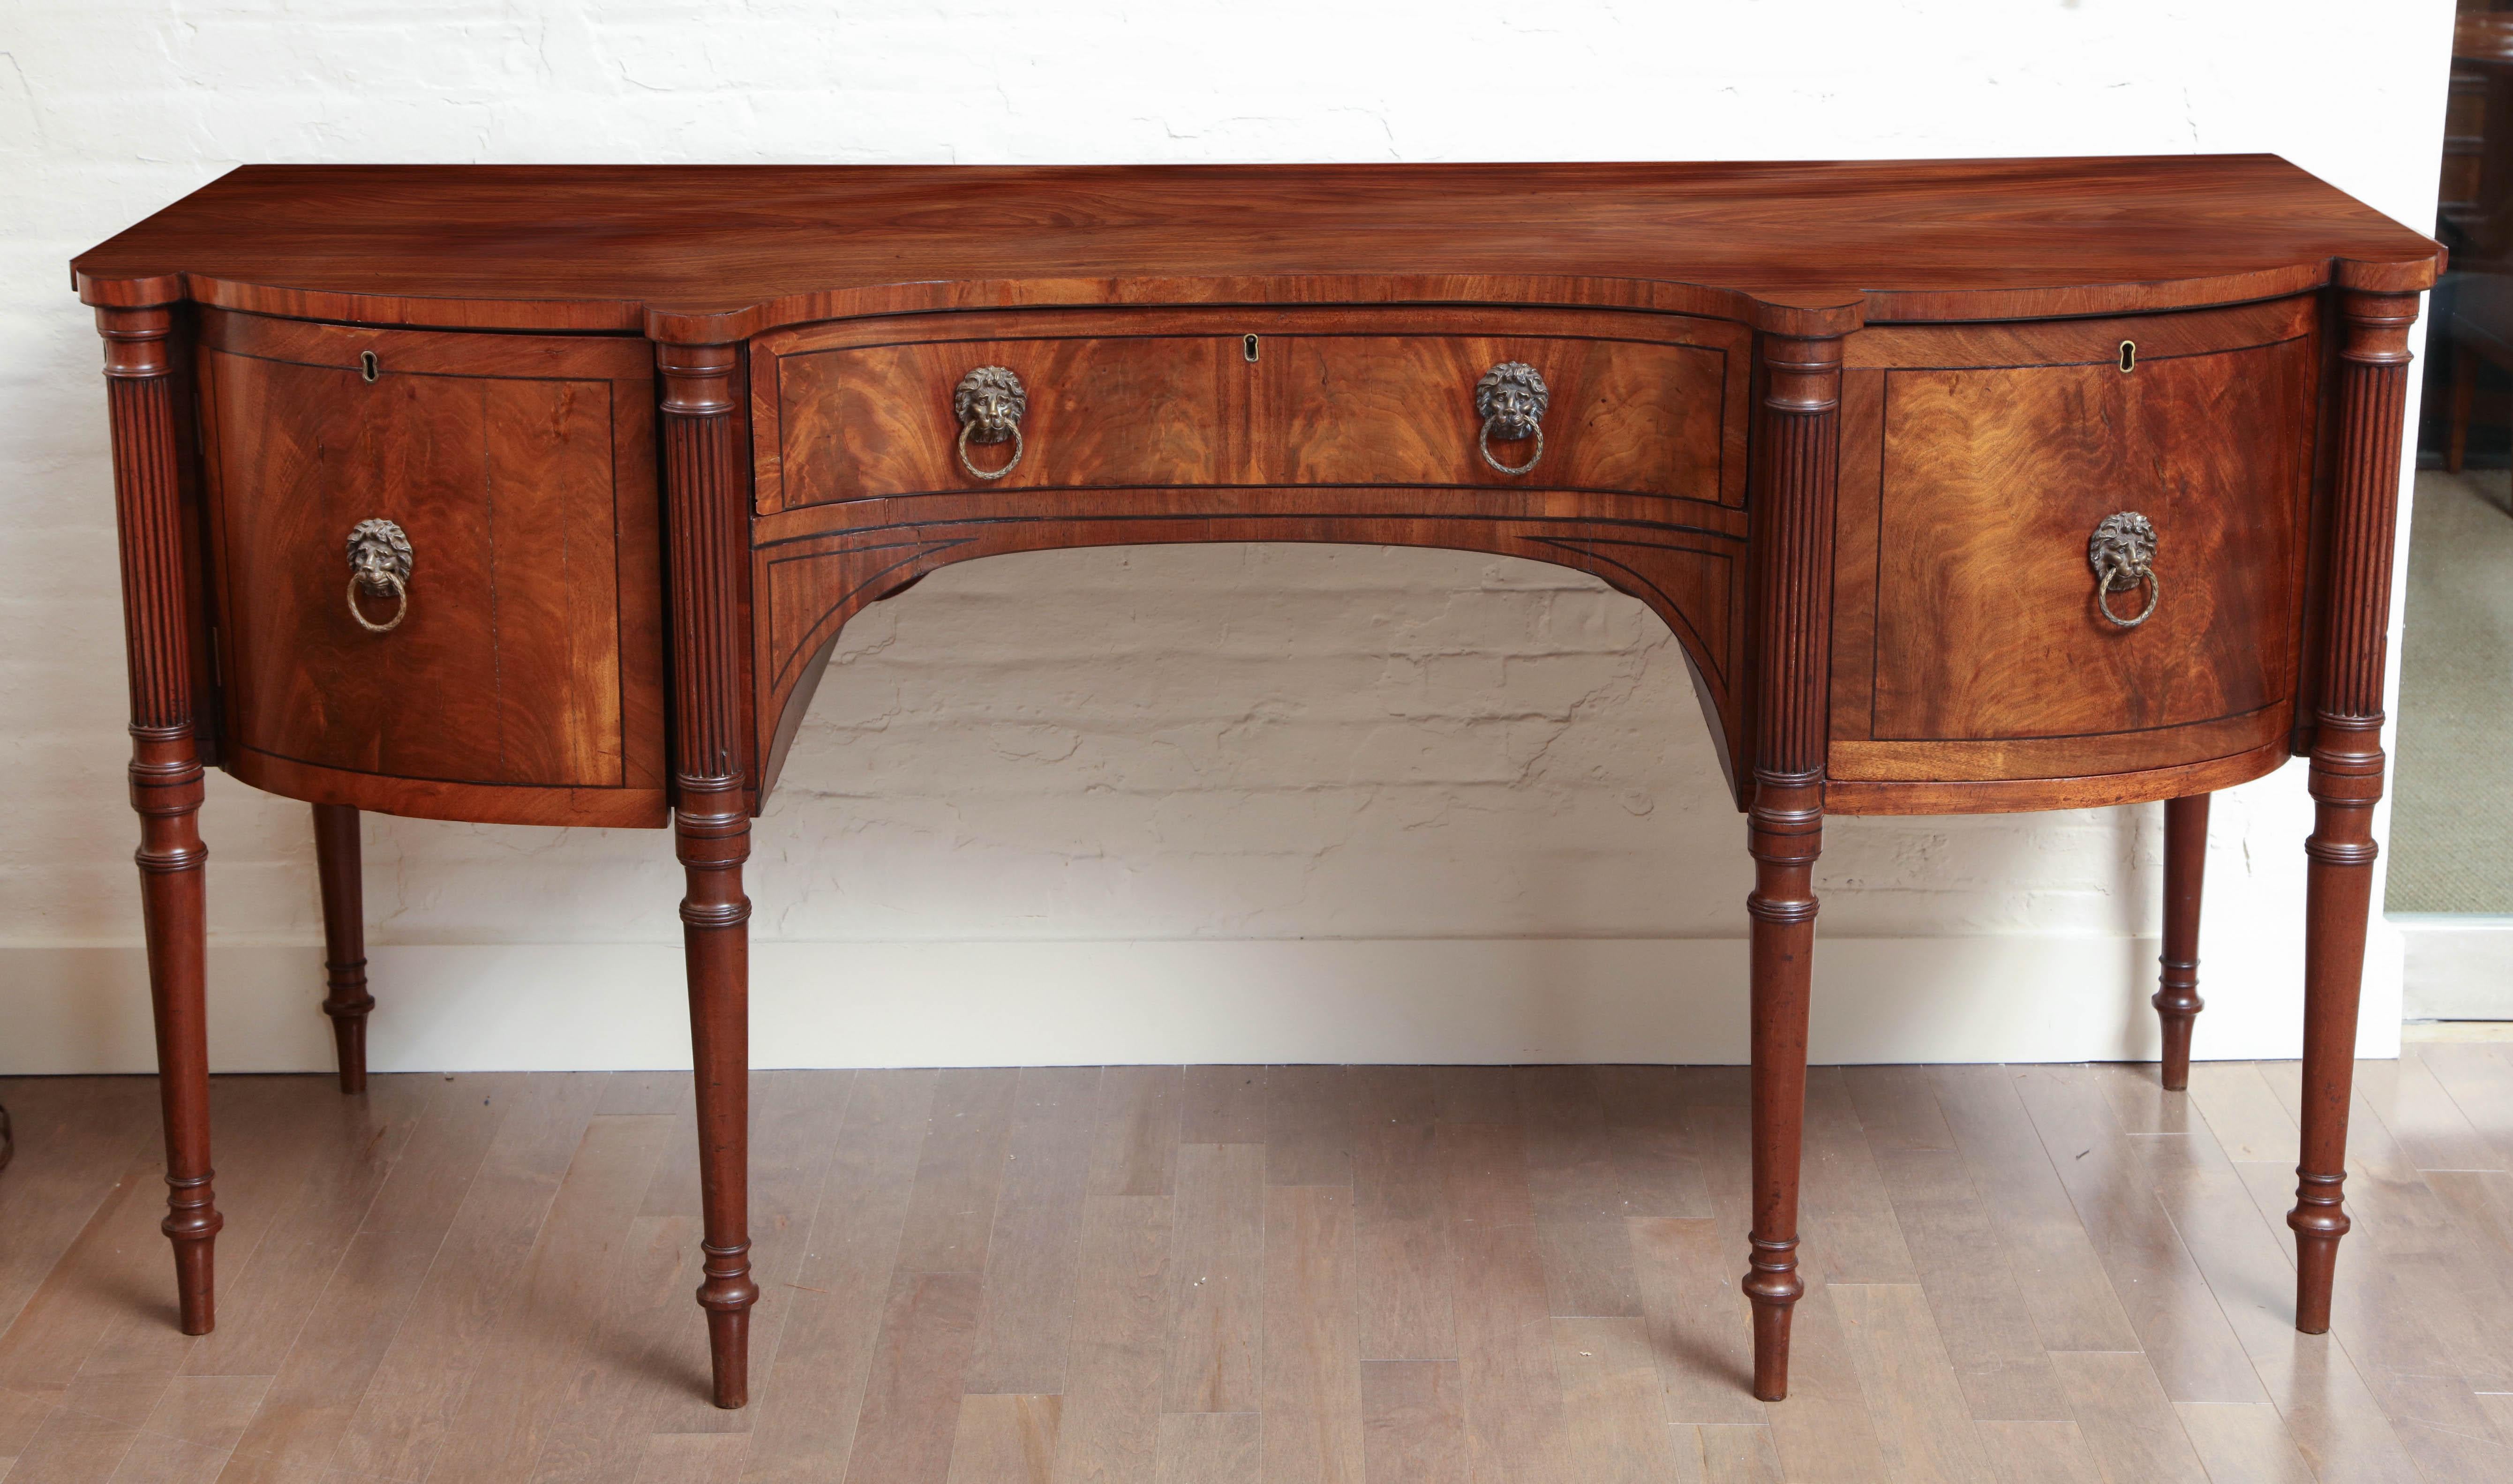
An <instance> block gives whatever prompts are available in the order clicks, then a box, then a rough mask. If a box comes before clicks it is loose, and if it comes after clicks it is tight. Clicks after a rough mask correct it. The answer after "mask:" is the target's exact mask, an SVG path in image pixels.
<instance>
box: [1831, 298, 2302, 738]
mask: <svg viewBox="0 0 2513 1484" xmlns="http://www.w3.org/2000/svg"><path fill="white" fill-rule="evenodd" d="M2316 324H2317V321H2316V319H2315V317H2314V314H2313V310H2312V306H2311V303H2310V301H2309V300H2302V301H2291V302H2288V303H2284V304H2275V305H2264V306H2247V307H2246V308H2244V309H2241V310H2232V311H2213V312H2208V313H2202V314H2186V315H2174V316H2155V317H2152V318H2150V319H2148V320H2146V321H2144V322H2142V323H2141V322H2139V321H2134V320H2118V321H2111V322H2107V323H2101V324H2087V323H2066V322H2062V323H2057V324H2053V325H2049V326H2009V327H1994V328H1960V327H1934V328H1932V332H1929V333H1923V332H1921V331H1919V330H1918V329H1916V328H1914V329H1908V330H1903V331H1900V332H1898V333H1896V334H1895V335H1890V336H1885V337H1880V338H1882V339H1883V340H1884V342H1885V343H1884V346H1883V347H1880V348H1882V349H1888V350H1891V351H1892V352H1894V353H1895V357H1894V358H1895V359H1896V360H1900V361H1902V362H1903V363H1904V364H1902V365H1898V366H1888V367H1884V368H1874V369H1860V370H1859V371H1855V372H1854V379H1863V384H1862V385H1859V386H1856V387H1854V388H1853V389H1852V393H1851V395H1849V396H1847V397H1846V398H1845V406H1846V411H1847V414H1848V417H1849V419H1850V420H1851V421H1852V422H1853V423H1854V424H1859V423H1863V424H1864V428H1863V430H1862V429H1860V428H1858V427H1856V426H1854V433H1858V432H1861V431H1863V432H1864V434H1865V436H1866V437H1869V438H1872V439H1873V440H1874V442H1873V443H1872V444H1871V445H1869V446H1868V447H1867V449H1865V450H1864V456H1863V457H1862V456H1860V450H1858V449H1855V448H1853V449H1845V460H1844V471H1845V477H1844V483H1843V495H1842V499H1843V506H1842V508H1843V535H1844V546H1845V553H1844V561H1843V568H1844V575H1843V581H1844V584H1845V587H1846V588H1849V589H1852V590H1854V591H1853V592H1852V593H1851V595H1850V596H1849V597H1848V599H1847V600H1846V601H1845V603H1844V605H1843V609H1842V611H1843V616H1844V618H1845V619H1846V622H1844V623H1843V624H1841V625H1840V633H1839V634H1838V635H1837V641H1839V640H1844V639H1846V640H1849V641H1851V642H1850V643H1840V642H1837V643H1836V649H1835V663H1836V667H1837V669H1840V670H1841V671H1843V672H1844V673H1843V674H1841V675H1840V676H1838V677H1837V683H1836V685H1835V689H1834V703H1835V713H1834V727H1833V736H1834V747H1835V752H1836V754H1837V759H1836V764H1835V767H1834V772H1835V774H1836V776H1840V777H1844V778H1852V779H1924V778H1926V779H1948V780H1963V779H2006V778H2046V777H2060V776H2085V775H2092V774H2105V773H2121V772H2129V771H2133V770H2137V769H2145V768H2155V767H2165V766H2177V765H2188V764H2193V763H2199V762H2207V761H2210V760H2214V759H2219V758H2225V757H2229V756H2232V755H2236V754H2241V753H2245V752H2248V751H2253V750H2256V749H2260V748H2263V747H2266V746H2268V745H2270V744H2272V743H2275V742H2278V741H2280V740H2282V739H2283V738H2284V737H2285V736H2286V735H2287V734H2288V731H2289V728H2290V726H2291V724H2292V722H2293V712H2294V694H2295V683H2296V655H2297V645H2298V642H2299V636H2300V632H2301V608H2302V566H2303V556H2304V550H2305V544H2306V531H2307V523H2308V520H2309V515H2310V508H2311V482H2312V469H2311V449H2312V432H2311V430H2312V426H2313V418H2314V409H2315V402H2316V395H2317V391H2316V389H2317V386H2318V381H2319V378H2318V358H2319V350H2318V346H2319V337H2318V334H2317V332H2316ZM2123 341H2128V342H2130V343H2131V344H2132V345H2133V346H2134V349H2133V350H2132V351H2130V352H2129V353H2127V355H2126V356H2124V353H2123V352H2122V350H2121V344H2122V342H2123ZM1873 353H1874V352H1872V351H1871V354H1873ZM1931 359H1939V360H1940V364H1936V365H1928V364H1916V365H1915V364H1909V363H1911V362H1923V363H1925V362H1926V361H1928V360H1931ZM1966 362H1970V363H1972V364H1965V363H1966ZM2002 362H2003V363H2005V364H2000V363H2002ZM1949 363H1950V364H1949ZM1983 363H1987V364H1983ZM2018 363H2022V364H2018ZM2036 363H2038V364H2036ZM2125 365H2126V367H2127V369H2124V366H2125ZM2131 514H2134V515H2136V516H2142V517H2144V518H2145V520H2146V521H2147V522H2148V523H2149V524H2150V525H2151V527H2152V528H2153V531H2154V535H2155V543H2154V544H2155V550H2154V562H2153V572H2154V576H2153V579H2152V580H2153V585H2152V586H2151V587H2150V586H2147V585H2144V584H2141V585H2139V586H2138V587H2136V588H2134V590H2129V591H2121V592H2115V593H2113V594H2112V595H2111V608H2112V610H2113V613H2114V614H2117V615H2118V616H2117V618H2115V617H2113V616H2108V615H2106V613H2105V612H2104V611H2103V608H2102V606H2101V605H2100V604H2099V603H2098V602H2097V593H2096V587H2097V581H2096V577H2095V574H2094V567H2093V566H2092V565H2091V564H2090V562H2089V557H2088V549H2089V543H2090V541H2091V540H2092V538H2093V536H2094V532H2095V530H2096V527H2099V526H2100V525H2101V524H2102V523H2103V522H2104V520H2105V519H2106V518H2107V517H2112V516H2115V515H2131ZM2150 601H2151V602H2152V607H2153V611H2152V613H2151V614H2150V615H2149V616H2148V617H2146V618H2145V619H2144V621H2142V622H2123V621H2121V620H2134V619H2135V618H2136V615H2137V614H2138V613H2139V611H2140V610H2141V609H2143V608H2145V607H2147V606H2148V605H2149V603H2150ZM1862 646H1863V647H1864V650H1865V652H1863V653H1860V652H1857V649H1858V648H1859V647H1862Z"/></svg>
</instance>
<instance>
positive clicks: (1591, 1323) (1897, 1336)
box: [0, 1028, 2513, 1484]
mask: <svg viewBox="0 0 2513 1484" xmlns="http://www.w3.org/2000/svg"><path fill="white" fill-rule="evenodd" d="M2203 1034H2204V1028H2203ZM2294 1083H2295V1077H2294V1067H2293V1066H2292V1065H2289V1064H2265V1065H2253V1064H2223V1063H2220V1064H2214V1065H2206V1064H2203V1065H2202V1066H2200V1067H2198V1068H2197V1069H2195V1070H2194V1073H2193V1076H2192V1085H2191V1091H2190V1092H2189V1093H2188V1094H2187V1095H2186V1096H2185V1095H2181V1094H2168V1093H2164V1092H2162V1091H2160V1090H2158V1088H2157V1087H2156V1085H2155V1081H2154V1077H2153V1074H2152V1072H2151V1070H2150V1069H2146V1068H2140V1067H2108V1066H2097V1067H1952V1068H1917V1067H1877V1068H1853V1069H1847V1070H1832V1069H1827V1070H1822V1071H1819V1072H1818V1073H1817V1074H1815V1080H1814V1086H1813V1091H1812V1093H1811V1096H1810V1110H1809V1132H1808V1147H1807V1191H1808V1196H1807V1205H1808V1213H1807V1242H1806V1247H1805V1253H1804V1256H1805V1259H1806V1262H1807V1265H1808V1277H1809V1282H1808V1290H1807V1297H1806V1300H1805V1302H1804V1303H1802V1304H1801V1305H1800V1306H1799V1308H1798V1319H1797V1355H1796V1388H1795V1391H1794V1394H1793V1395H1792V1396H1791V1398H1790V1399H1789V1400H1788V1401H1786V1402H1784V1403H1780V1404H1776V1405H1773V1406H1765V1405H1764V1404H1762V1403H1760V1402H1757V1401H1755V1400H1754V1399H1753V1398H1752V1397H1751V1396H1749V1395H1748V1394H1746V1390H1745V1383H1744V1377H1745V1367H1746V1314H1745V1309H1744V1306H1743V1302H1742V1301H1741V1300H1740V1299H1739V1298H1738V1297H1737V1293H1736V1280H1737V1277H1738V1275H1739V1274H1740V1273H1741V1272H1742V1271H1743V1269H1744V1248H1745V1241H1744V1230H1745V1224H1746V1216H1745V1192H1746V1152H1745V1151H1746V1145H1745V1111H1744V1106H1743V1103H1744V1098H1743V1094H1744V1078H1743V1074H1742V1073H1741V1072H1740V1071H1739V1070H1736V1069H1682V1068H1678V1069H1663V1068H1524V1069H1406V1068H1360V1069H1352V1070H1343V1069H1334V1068H1313V1067H1289V1068H1273V1069H1251V1068H1190V1069H1187V1070H1184V1071H1180V1070H1178V1069H1175V1068H1111V1069H1109V1070H1107V1071H1105V1072H1100V1071H1095V1070H1091V1069H1081V1070H1071V1069H1053V1070H1025V1071H1017V1072H1016V1071H977V1072H967V1071H961V1072H941V1073H934V1072H868V1073H861V1074H848V1073H768V1074H761V1075H760V1076H759V1077H758V1079H757V1083H756V1093H755V1108H754V1116H755V1135H754V1142H753V1149H754V1163H753V1179H752V1192H753V1207H752V1209H753V1213H754V1228H753V1230H754V1231H755V1233H756V1236H757V1241H758V1247H757V1260H758V1264H759V1269H758V1276H759V1281H760V1288H761V1291H762V1295H763V1298H762V1300H761V1303H760V1306H759V1308H758V1310H757V1317H756V1320H755V1322H754V1329H753V1340H752V1354H753V1357H754V1359H753V1372H752V1374H753V1378H754V1380H753V1384H752V1396H753V1398H754V1400H753V1403H752V1405H751V1407H750V1409H749V1410H748V1411H746V1412H741V1413H721V1412H717V1411H715V1410H714V1409H713V1408H711V1407H709V1406H708V1405H707V1404H706V1402H705V1400H704V1394H703V1393H704V1367H705V1342H704V1330H703V1326H702V1323H701V1321H700V1316H699V1312H698V1308H697V1306H696V1305H695V1304H693V1303H692V1302H691V1298H690V1294H691V1291H692V1290H693V1289H694V1288H695V1287H696V1286H697V1283H698V1273H697V1265H696V1263H695V1261H694V1259H695V1258H696V1257H697V1253H698V1224H697V1201H696V1191H697V1179H696V1173H695V1163H696V1150H695V1140H694V1136H693V1133H692V1127H691V1118H690V1108H689V1101H690V1093H689V1087H688V1079H687V1078H686V1077H685V1076H672V1075H652V1074H595V1075H564V1074H531V1075H524V1074H512V1075H464V1076H459V1077H445V1076H436V1075H424V1076H390V1077H379V1078H378V1079H377V1080H376V1084H375V1090H374V1091H373V1093H372V1094H371V1095H370V1096H369V1097H368V1098H366V1099H364V1100H345V1099H342V1098H341V1097H339V1094H338V1093H336V1092H334V1091H333V1090H332V1088H331V1086H330V1085H329V1083H328V1082H327V1081H325V1080H323V1079H319V1078H313V1077H223V1078H220V1079H219V1082H218V1087H217V1105H216V1106H217V1118H218V1136H219V1197H220V1199H219V1204H220V1205H221V1206H222V1207H223V1208H224V1209H225V1211H226V1216H227V1225H226V1230H225V1233H224V1234H223V1235H222V1236H221V1237H220V1238H219V1277H220V1293H219V1329H218V1332H217V1333H216V1334H215V1335H212V1336H209V1337H206V1338H203V1339H199V1340H190V1339H186V1338H184V1337H183V1336H181V1335H180V1334H178V1333H177V1332H176V1330H175V1325H174V1313H173V1306H172V1302H171V1295H172V1277H171V1265H170V1263H169V1260H168V1257H167V1251H166V1244H165V1242H164V1241H163V1240H162V1239H161V1238H160V1237H159V1235H158V1233H157V1222H158V1218H159V1215H160V1213H161V1209H162V1198H163V1194H164V1192H163V1190H162V1188H161V1187H160V1185H159V1183H158V1166H157V1159H156V1154H155V1144H156V1133H155V1128H154V1091H153V1084H152V1083H151V1082H149V1081H148V1080H146V1079H143V1078H130V1077H117V1078H51V1079H20V1080H14V1081H6V1082H0V1103H5V1104H6V1105H7V1107H8V1108H9V1110H10V1112H11V1113H13V1114H15V1116H16V1120H17V1127H18V1136H19V1153H18V1160H17V1163H16V1165H15V1166H14V1167H13V1168H11V1169H9V1170H8V1171H6V1172H5V1173H0V1324H5V1326H6V1328H5V1332H0V1479H5V1481H6V1484H64V1481H72V1480H91V1479H93V1480H120V1481H139V1480H185V1481H194V1480H199V1481H207V1480H213V1479H215V1480H224V1481H270V1484H283V1481H284V1484H314V1481H339V1480H367V1479H394V1480H413V1481H419V1480H425V1481H459V1484H477V1481H487V1480H581V1481H588V1484H591V1481H606V1484H609V1481H638V1484H666V1481H671V1484H698V1481H709V1484H735V1481H738V1480H776V1481H785V1480H793V1481H803V1480H812V1481H835V1480H841V1479H844V1480H849V1481H853V1484H1032V1481H1050V1480H1053V1481H1057V1484H1079V1481H1085V1480H1089V1481H1108V1484H1115V1481H1127V1480H1142V1481H1147V1484H1222V1481H1241V1480H1246V1481H1259V1480H1262V1481H1266V1484H1292V1481H1310V1480H1318V1481H1339V1484H1343V1481H1364V1480H1367V1481H1369V1484H1642V1481H1648V1484H1667V1481H1685V1480H1694V1479H1719V1480H1727V1479H1737V1480H1777V1479H1796V1480H1815V1479H1826V1480H1835V1479H1837V1480H1855V1481H1862V1484H1863V1481H1869V1480H1924V1479H1926V1480H1934V1479H1959V1480H1981V1481H1987V1480H2002V1481H2007V1480H2024V1481H2035V1480H2049V1481H2061V1480H2065V1481H2079V1484H2082V1481H2093V1480H2098V1479H2102V1480H2110V1481H2113V1484H2131V1481H2136V1484H2148V1481H2174V1480H2203V1479H2204V1480H2214V1481H2216V1484H2229V1481H2233V1480H2247V1481H2248V1480H2279V1481H2284V1480H2304V1479H2313V1478H2319V1479H2322V1480H2326V1481H2345V1484H2368V1481H2383V1480H2404V1481H2405V1480H2413V1479H2419V1478H2423V1479H2428V1480H2435V1481H2445V1480H2451V1481H2454V1484H2460V1481H2471V1480H2506V1479H2513V1175H2508V1173H2507V1172H2508V1170H2513V1045H2502V1044H2487V1043H2476V1044H2425V1045H2416V1046H2412V1047H2411V1055H2410V1056H2408V1057H2407V1058H2405V1059H2403V1060H2402V1061H2400V1062H2398V1063H2389V1062H2369V1063H2366V1064H2364V1065H2363V1066H2362V1067H2361V1068H2360V1070H2359V1072H2358V1088H2359V1097H2358V1100H2357V1104H2356V1113H2355V1128H2354V1139H2353V1156H2352V1157H2351V1159H2350V1161H2349V1169H2350V1180H2349V1184H2348V1196H2349V1201H2350V1205H2351V1206H2352V1208H2353V1210H2354V1212H2355V1218H2356V1230H2355V1234H2354V1235H2352V1236H2351V1237H2349V1238H2348V1240H2347V1242H2346V1243H2345V1245H2344V1246H2343V1247H2342V1249H2341V1253H2340V1259H2339V1285H2338V1299H2337V1320H2336V1324H2335V1327H2334V1330H2333V1331H2332V1333H2331V1334H2330V1335H2329V1336H2327V1337H2324V1338H2307V1337H2304V1336H2300V1335H2297V1334H2295V1333H2294V1331H2293V1329H2292V1328H2291V1327H2290V1318H2291V1307H2290V1306H2291V1305H2292V1303H2293V1298H2292V1281H2293V1279H2292V1266H2291V1261H2292V1260H2291V1256H2290V1245H2289V1242H2288V1239H2287V1233H2286V1230H2285V1228H2284V1226H2283V1224H2282V1221H2281V1218H2282V1215H2283V1213H2284V1211H2285V1209H2286V1207H2287V1205H2288V1204H2289V1200H2290V1196H2291V1191H2292V1187H2293V1179H2292V1173H2291V1171H2292V1166H2293V1164H2294V1142H2295V1125H2294V1107H2295V1086H2294Z"/></svg>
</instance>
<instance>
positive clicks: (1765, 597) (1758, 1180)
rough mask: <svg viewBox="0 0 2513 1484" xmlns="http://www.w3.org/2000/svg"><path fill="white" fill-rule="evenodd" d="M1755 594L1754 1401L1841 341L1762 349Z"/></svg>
mask: <svg viewBox="0 0 2513 1484" xmlns="http://www.w3.org/2000/svg"><path fill="white" fill-rule="evenodd" d="M1762 367H1763V378H1764V393H1763V408H1762V411H1763V432H1762V449H1763V454H1764V460H1765V462H1764V464H1763V485H1762V487H1761V489H1760V491H1759V498H1760V500H1761V509H1760V510H1759V511H1758V512H1757V513H1756V564H1755V569H1754V584H1755V589H1756V605H1755V628H1756V633H1755V644H1754V672H1755V689H1754V701H1755V705H1754V712H1755V717H1756V730H1755V737H1754V791H1753V797H1752V800H1751V802H1750V804H1749V807H1748V812H1747V815H1746V848H1747V850H1748V851H1749V852H1750V853H1751V854H1752V855H1753V857H1754V890H1753V892H1752V894H1751V895H1749V896H1747V897H1746V899H1745V912H1746V915H1747V916H1748V917H1750V918H1752V919H1753V928H1752V934H1753V943H1752V953H1751V957H1752V971H1751V977H1752V981H1753V983H1752V991H1751V993H1752V998H1753V1012H1752V1013H1753V1030H1752V1039H1753V1123H1754V1204H1753V1210H1754V1223H1753V1236H1752V1241H1753V1250H1752V1256H1751V1264H1752V1266H1751V1268H1750V1269H1748V1270H1747V1272H1746V1274H1745V1296H1746V1297H1747V1298H1749V1299H1751V1300H1753V1302H1754V1394H1755V1396H1757V1397H1758V1398H1760V1399H1762V1400H1764V1401H1778V1400H1780V1399H1781V1398H1783V1397H1785V1396H1787V1395H1788V1393H1789V1380H1788V1377H1789V1315H1790V1310H1791V1308H1792V1307H1793V1306H1794V1305H1795V1304H1796V1303H1797V1301H1798V1299H1799V1297H1800V1296H1801V1295H1802V1294H1804V1293H1805V1291H1806V1289H1805V1285H1804V1283H1803V1282H1802V1281H1801V1280H1800V1279H1799V1277H1798V1275H1797V1247H1798V1152H1799V1140H1800V1137H1801V1134H1802V1130H1803V1126H1804V1122H1805V1116H1806V1078H1807V1050H1806V1044H1807V1042H1806V1035H1807V1005H1808V994H1809V992H1810V988H1811V985H1812V978H1811V976H1812V974H1813V972H1814V962H1813V957H1814V953H1815V888H1814V876H1815V858H1816V856H1817V855H1818V854H1819V853H1820V852H1821V851H1822V848H1823V785H1824V771H1825V768H1824V760H1825V740H1826V732H1827V731H1828V729H1829V728H1828V723H1827V721H1826V718H1825V715H1824V708H1825V701H1826V698H1827V696H1828V694H1829V689H1830V684H1829V675H1828V671H1827V666H1828V662H1829V660H1830V657H1831V656H1830V654H1829V652H1828V648H1829V645H1830V644H1831V629H1832V581H1831V577H1832V536H1833V503H1834V495H1835V491H1836V487H1837V477H1838V472H1839V468H1840V462H1839V460H1840V451H1841V450H1840V436H1841V430H1840V421H1841V342H1840V341H1839V340H1837V339H1823V340H1811V339H1790V340H1776V339H1775V340H1772V341H1768V342H1766V344H1765V346H1764V349H1763V352H1762Z"/></svg>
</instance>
